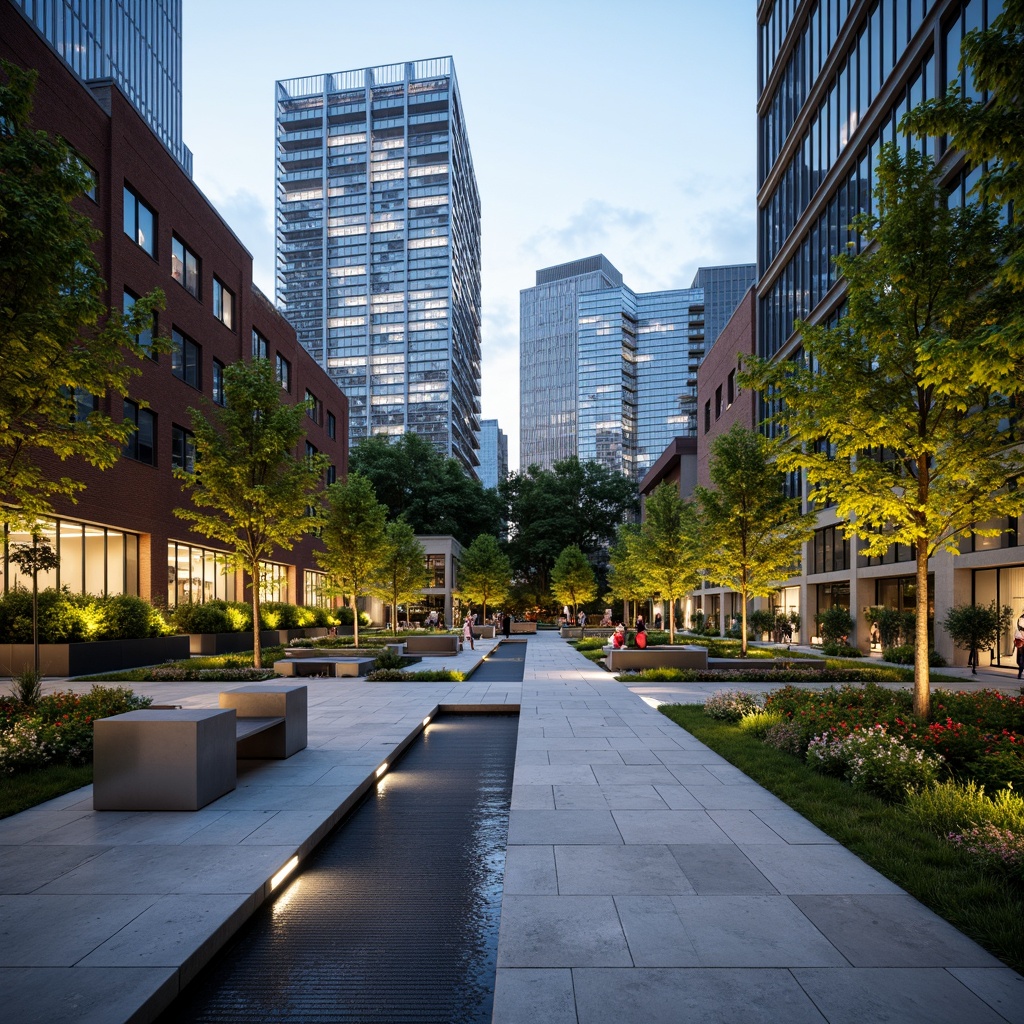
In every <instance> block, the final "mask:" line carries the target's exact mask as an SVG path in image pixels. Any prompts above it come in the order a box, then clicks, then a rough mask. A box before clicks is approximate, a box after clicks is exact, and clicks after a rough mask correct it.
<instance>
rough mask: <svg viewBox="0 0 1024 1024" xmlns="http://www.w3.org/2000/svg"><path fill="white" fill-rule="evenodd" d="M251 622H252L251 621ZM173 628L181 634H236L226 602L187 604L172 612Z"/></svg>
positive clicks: (180, 605)
mask: <svg viewBox="0 0 1024 1024" xmlns="http://www.w3.org/2000/svg"><path fill="white" fill-rule="evenodd" d="M250 621H251V620H250ZM171 626H172V627H173V628H174V629H176V630H177V631H178V632H179V633H234V632H239V630H237V629H236V627H235V624H234V621H233V620H232V618H231V616H230V615H229V613H228V603H227V602H226V601H204V602H203V603H202V604H196V603H193V602H186V603H183V604H179V605H178V606H177V608H175V609H174V611H173V612H171Z"/></svg>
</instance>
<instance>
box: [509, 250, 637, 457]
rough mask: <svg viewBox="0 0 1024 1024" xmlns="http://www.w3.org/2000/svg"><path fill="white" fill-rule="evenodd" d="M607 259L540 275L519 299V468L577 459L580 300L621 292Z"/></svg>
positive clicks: (592, 259) (552, 269) (562, 266)
mask: <svg viewBox="0 0 1024 1024" xmlns="http://www.w3.org/2000/svg"><path fill="white" fill-rule="evenodd" d="M621 287H622V274H620V273H619V271H618V270H616V269H615V267H613V266H612V264H611V263H610V262H609V261H608V260H607V259H605V257H604V256H590V257H587V258H586V259H581V260H574V261H573V262H571V263H563V264H560V265H559V266H556V267H547V268H546V269H544V270H538V271H537V278H536V284H535V285H534V287H533V288H524V289H523V290H522V291H521V292H520V293H519V446H520V455H519V465H520V469H521V470H522V471H523V472H525V471H526V470H527V468H528V467H529V466H531V465H534V464H536V465H538V466H540V467H541V468H542V469H550V468H551V467H552V466H553V465H554V464H555V463H556V462H558V461H560V460H562V459H567V458H569V456H571V455H576V454H577V446H576V438H577V433H578V426H577V394H578V390H577V373H576V367H577V362H578V360H579V343H578V330H579V309H578V306H577V297H578V296H580V295H582V294H584V293H586V292H593V291H599V290H601V289H607V288H615V289H618V288H621Z"/></svg>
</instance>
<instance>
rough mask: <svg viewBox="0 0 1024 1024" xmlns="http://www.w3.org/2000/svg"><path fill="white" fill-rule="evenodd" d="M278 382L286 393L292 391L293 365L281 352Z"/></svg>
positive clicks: (278, 355) (278, 365)
mask: <svg viewBox="0 0 1024 1024" xmlns="http://www.w3.org/2000/svg"><path fill="white" fill-rule="evenodd" d="M277 382H278V383H279V384H280V385H281V387H282V388H284V390H285V391H291V389H292V364H291V363H289V362H288V360H287V359H285V357H284V356H283V355H281V353H280V352H278V353H277Z"/></svg>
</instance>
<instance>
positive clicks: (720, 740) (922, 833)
mask: <svg viewBox="0 0 1024 1024" xmlns="http://www.w3.org/2000/svg"><path fill="white" fill-rule="evenodd" d="M661 711H662V713H663V714H665V715H666V716H667V717H668V718H671V719H672V721H674V722H675V723H676V724H677V725H680V726H682V727H683V728H684V729H686V730H687V732H689V733H691V734H692V735H693V736H695V737H696V738H697V739H699V740H700V741H701V742H703V743H706V744H707V745H708V746H709V747H710V748H711V749H712V750H714V751H715V752H716V753H718V754H721V756H722V757H724V758H725V759H726V760H727V761H729V762H730V763H731V764H733V765H735V766H736V767H737V768H739V769H740V770H741V771H742V772H744V773H745V774H747V775H748V776H750V778H752V779H753V780H754V781H755V782H757V783H759V784H760V785H762V786H764V788H765V789H767V790H768V791H769V792H771V793H774V794H775V795H776V796H777V797H779V799H780V800H783V801H784V802H785V803H787V804H788V805H789V806H790V807H792V808H793V809H794V810H795V811H797V812H799V813H800V814H802V815H803V816H804V817H805V818H807V819H808V820H809V821H811V822H812V823H813V824H815V825H817V826H818V828H820V829H821V830H822V831H823V832H826V833H827V834H828V835H830V836H831V837H832V838H833V839H835V840H836V841H837V842H839V843H842V845H843V846H845V847H846V848H847V849H849V850H851V851H852V852H853V853H855V854H857V856H858V857H860V858H861V859H862V860H864V861H865V862H866V863H868V864H870V865H871V866H872V867H873V868H875V869H876V870H877V871H879V872H880V873H881V874H883V875H885V876H886V878H889V879H890V880H891V881H893V882H895V883H896V884H897V885H899V886H901V887H902V888H903V889H905V890H906V891H907V892H909V893H910V894H911V895H912V896H914V897H915V898H916V899H918V900H920V902H921V903H923V904H924V905H925V906H926V907H929V908H930V909H931V910H933V911H935V913H937V914H939V915H940V916H941V917H943V918H945V919H946V920H947V921H949V922H950V924H952V925H953V926H954V927H956V928H958V929H960V931H962V932H964V934H966V935H969V936H970V937H971V938H972V939H974V940H975V942H977V943H978V944H979V945H981V946H983V947H984V948H985V949H987V950H988V951H989V952H990V953H992V954H993V955H994V956H997V957H998V958H999V959H1000V960H1002V961H1003V962H1004V963H1006V964H1007V965H1009V966H1010V967H1012V968H1014V969H1015V970H1017V971H1021V972H1024V891H1022V887H1021V886H1020V884H1018V883H1017V882H1016V881H1014V879H1013V878H1012V877H1011V876H1008V875H1003V874H1001V873H997V872H993V871H990V870H986V869H984V868H982V867H981V866H980V865H979V864H978V863H977V862H976V861H974V860H973V859H972V858H970V857H969V856H967V855H965V854H964V853H963V852H962V851H960V850H958V849H956V848H955V847H953V846H952V845H951V844H950V843H948V842H946V841H945V840H944V839H941V838H939V837H938V836H936V835H934V834H933V833H932V832H930V831H928V830H927V829H926V828H924V827H922V826H920V825H918V824H917V823H916V822H915V821H913V820H912V819H911V818H910V817H909V816H908V815H907V814H906V812H905V811H904V810H903V808H902V807H901V806H899V805H894V804H888V803H886V802H885V801H883V800H881V799H880V798H878V797H875V796H872V795H871V794H869V793H865V792H862V791H860V790H857V789H854V788H853V787H851V786H850V785H848V784H847V783H845V782H842V781H841V780H839V779H834V778H829V777H828V776H824V775H819V774H818V773H817V772H815V771H814V770H813V769H811V768H809V767H807V766H806V765H804V764H803V763H802V762H800V761H798V760H797V759H796V758H794V757H793V756H791V755H789V754H785V753H783V752H781V751H778V750H775V749H774V748H772V747H770V746H767V745H766V744H764V743H762V742H761V741H760V740H759V739H757V738H755V737H753V736H751V735H749V734H747V733H745V732H743V731H742V730H740V729H739V727H738V726H735V725H732V724H729V723H726V722H719V721H716V720H714V719H711V718H708V717H707V716H706V715H705V714H704V711H703V708H702V707H701V706H700V705H691V704H666V705H662V707H661Z"/></svg>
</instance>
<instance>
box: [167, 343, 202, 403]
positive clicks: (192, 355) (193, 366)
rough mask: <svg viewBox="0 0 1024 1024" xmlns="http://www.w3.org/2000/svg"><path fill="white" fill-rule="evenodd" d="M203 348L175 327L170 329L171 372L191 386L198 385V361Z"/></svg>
mask: <svg viewBox="0 0 1024 1024" xmlns="http://www.w3.org/2000/svg"><path fill="white" fill-rule="evenodd" d="M202 353H203V350H202V349H201V348H200V347H199V346H198V345H197V344H196V343H195V342H194V341H193V340H192V339H191V338H189V337H187V336H186V335H184V334H182V333H181V331H179V330H178V329H177V328H175V329H174V330H172V331H171V373H173V374H174V376H175V377H177V378H178V379H179V380H183V381H184V382H185V383H186V384H191V385H192V387H194V388H198V387H200V385H201V383H202V380H201V377H200V361H201V359H202Z"/></svg>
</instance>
